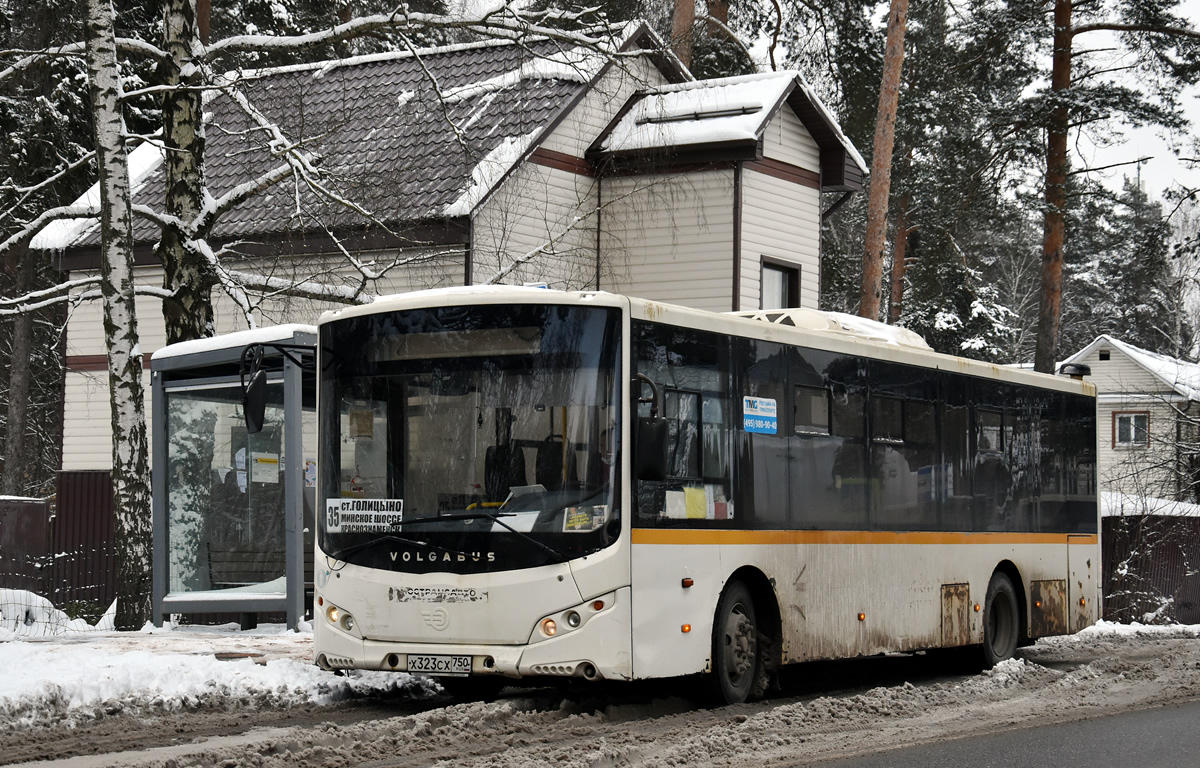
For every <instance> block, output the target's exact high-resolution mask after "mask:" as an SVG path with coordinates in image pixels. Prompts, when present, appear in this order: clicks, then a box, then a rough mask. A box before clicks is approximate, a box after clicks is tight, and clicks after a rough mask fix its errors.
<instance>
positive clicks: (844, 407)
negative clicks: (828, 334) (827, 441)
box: [831, 386, 871, 530]
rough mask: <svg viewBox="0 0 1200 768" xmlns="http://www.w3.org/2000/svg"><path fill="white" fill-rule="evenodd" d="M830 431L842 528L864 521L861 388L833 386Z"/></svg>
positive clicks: (866, 496) (865, 489)
mask: <svg viewBox="0 0 1200 768" xmlns="http://www.w3.org/2000/svg"><path fill="white" fill-rule="evenodd" d="M831 400H832V403H833V408H832V414H831V415H832V419H831V421H832V422H833V426H832V431H833V437H834V438H835V443H836V446H837V447H836V454H835V455H834V460H833V485H834V488H836V489H837V492H838V493H837V495H838V513H839V514H838V517H839V522H840V525H839V526H838V527H839V528H843V529H851V530H853V529H862V528H864V527H865V526H866V525H867V502H868V499H869V495H870V493H869V491H870V482H871V481H870V478H869V477H868V475H867V458H866V410H865V409H866V397H865V396H864V394H863V392H862V391H861V390H853V389H847V388H845V387H837V386H835V387H834V390H833V397H832V398H831Z"/></svg>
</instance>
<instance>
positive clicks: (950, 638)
mask: <svg viewBox="0 0 1200 768" xmlns="http://www.w3.org/2000/svg"><path fill="white" fill-rule="evenodd" d="M970 642H971V585H970V584H943V585H942V647H944V648H955V647H958V646H960V645H967V644H969V643H970Z"/></svg>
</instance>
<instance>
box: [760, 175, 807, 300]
mask: <svg viewBox="0 0 1200 768" xmlns="http://www.w3.org/2000/svg"><path fill="white" fill-rule="evenodd" d="M820 219H821V209H820V193H819V192H817V190H815V189H812V188H811V187H806V186H803V185H801V184H796V183H794V182H791V181H785V180H783V179H778V178H775V177H774V176H768V175H766V174H762V173H756V172H754V171H751V170H748V169H747V170H746V171H745V172H744V173H743V175H742V282H741V308H742V309H758V308H759V307H760V306H761V302H760V299H761V292H760V286H759V280H760V275H761V266H762V259H763V257H764V256H766V257H770V258H771V259H774V260H776V261H783V262H787V263H788V264H792V265H794V266H795V267H796V268H797V269H799V270H800V306H802V307H811V308H813V309H816V308H817V307H818V304H819V299H820V296H819V292H820V288H821V253H820V251H821V229H820V224H819V222H820Z"/></svg>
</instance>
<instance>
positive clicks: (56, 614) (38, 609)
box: [0, 589, 117, 641]
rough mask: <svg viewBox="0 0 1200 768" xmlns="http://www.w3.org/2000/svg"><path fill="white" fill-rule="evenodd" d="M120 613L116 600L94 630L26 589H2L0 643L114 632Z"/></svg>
mask: <svg viewBox="0 0 1200 768" xmlns="http://www.w3.org/2000/svg"><path fill="white" fill-rule="evenodd" d="M116 613H117V602H116V601H115V600H114V601H113V603H112V605H110V606H109V607H108V610H106V611H105V612H104V615H103V616H102V617H101V618H100V620H99V621H98V622H97V623H96V625H95V626H93V625H91V624H88V623H87V622H86V621H84V620H83V619H72V618H71V617H70V616H68V615H67V614H66V613H64V612H63V611H60V610H58V609H57V608H55V607H54V604H53V603H51V602H50V601H49V600H47V599H46V598H44V597H42V596H40V595H36V594H34V593H33V592H29V591H27V590H24V589H0V641H3V640H11V639H13V638H17V637H52V636H54V635H64V634H66V633H68V632H94V631H97V630H111V629H113V627H114V624H113V621H114V619H115V617H116Z"/></svg>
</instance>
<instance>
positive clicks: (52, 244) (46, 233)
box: [29, 141, 164, 251]
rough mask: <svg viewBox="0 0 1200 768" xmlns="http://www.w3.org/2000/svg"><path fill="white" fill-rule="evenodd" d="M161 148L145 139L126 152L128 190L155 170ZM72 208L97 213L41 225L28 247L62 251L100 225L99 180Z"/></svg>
mask: <svg viewBox="0 0 1200 768" xmlns="http://www.w3.org/2000/svg"><path fill="white" fill-rule="evenodd" d="M163 151H164V150H163V148H162V145H160V144H159V143H158V142H154V141H147V142H144V143H142V144H139V145H138V146H137V147H135V148H134V149H133V151H132V152H130V153H129V155H128V158H127V159H128V163H129V188H130V194H135V193H137V191H138V190H139V189H141V188H142V186H143V185H144V184H145V183H146V181H147V180H148V179H149V178H150V176H151V175H152V174H153V173H154V171H156V170H158V167H159V166H160V165H162V162H163ZM71 207H72V208H80V209H84V210H89V211H95V212H97V213H94V214H91V215H88V216H85V217H80V218H74V219H59V220H58V221H52V222H50V223H49V224H47V225H46V226H44V227H42V229H41V231H39V232H38V233H37V234H36V235H34V236H33V239H32V240H31V241H30V242H29V247H30V248H33V249H36V250H46V251H61V250H63V249H64V248H67V247H68V246H70V245H72V244H74V243H75V241H77V240H79V239H80V238H81V237H83V236H84V235H85V234H87V233H88V232H90V231H92V230H93V229H95V228H96V227H98V226H100V219H99V218H98V215H97V214H98V212H99V210H100V182H96V183H95V184H93V185H92V186H91V187H90V188H89V189H88V191H87V192H84V193H83V194H82V195H80V197H79V198H78V199H77V200H76V201H75V202H74V203H72V204H71Z"/></svg>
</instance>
